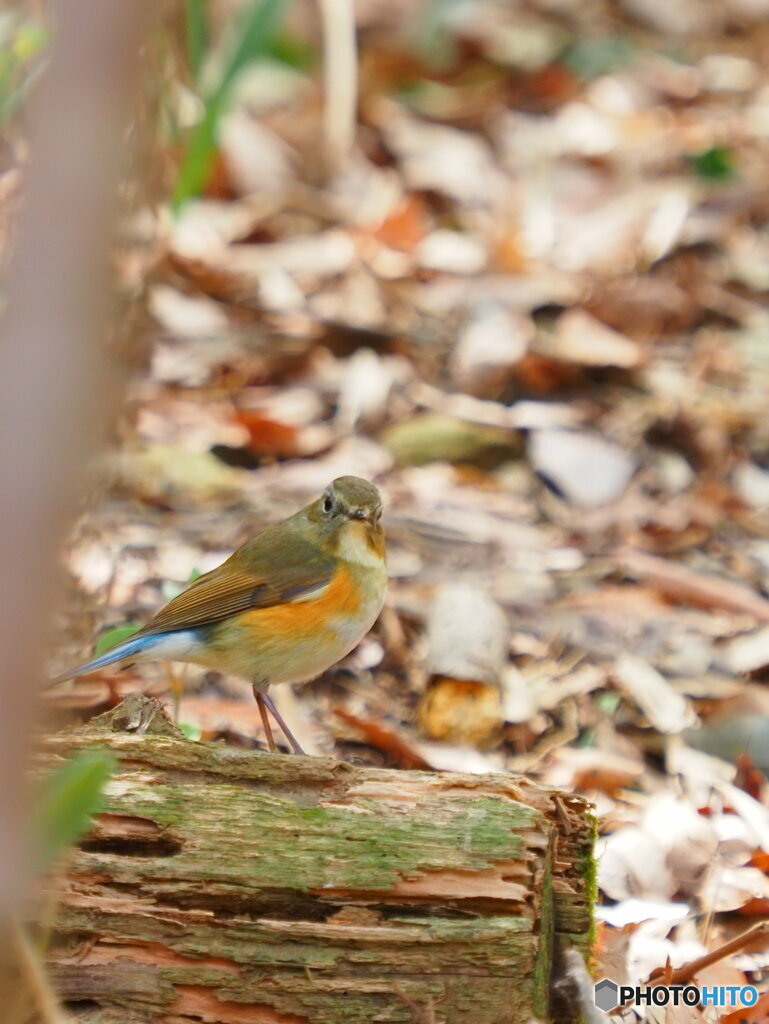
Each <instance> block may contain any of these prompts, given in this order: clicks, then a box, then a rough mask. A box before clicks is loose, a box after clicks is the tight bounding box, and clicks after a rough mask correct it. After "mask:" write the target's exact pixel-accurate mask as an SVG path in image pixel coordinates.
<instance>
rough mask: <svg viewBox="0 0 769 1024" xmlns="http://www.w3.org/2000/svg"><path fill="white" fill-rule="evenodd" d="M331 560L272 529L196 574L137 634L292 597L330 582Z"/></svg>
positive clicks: (214, 618) (197, 622) (196, 624)
mask: <svg viewBox="0 0 769 1024" xmlns="http://www.w3.org/2000/svg"><path fill="white" fill-rule="evenodd" d="M333 574H334V561H333V559H331V558H329V557H328V556H326V555H325V554H324V553H323V551H322V549H320V548H319V547H318V546H317V545H315V544H311V543H307V542H305V541H303V540H302V539H301V538H298V537H296V536H292V537H286V536H285V535H282V536H280V537H275V536H274V535H273V533H272V531H271V530H270V529H268V530H265V531H264V533H262V534H260V535H259V536H258V537H257V538H255V540H253V541H251V542H250V543H249V544H247V545H244V547H242V548H240V549H239V550H238V551H236V552H235V554H234V555H232V556H231V557H230V558H228V559H227V561H226V562H223V563H222V564H221V565H220V566H218V567H217V568H216V569H212V570H211V572H208V573H206V574H205V575H204V576H199V577H198V578H197V579H196V580H195V581H194V583H192V584H190V586H189V587H188V588H187V589H186V590H185V591H183V592H182V593H181V594H179V596H178V597H175V598H174V599H173V601H169V603H168V604H167V605H166V606H165V607H164V608H161V610H160V611H159V612H158V613H157V615H156V616H155V617H154V618H153V619H151V620H150V622H148V623H147V625H146V626H145V627H144V629H142V630H141V634H143V635H149V634H153V633H166V632H170V631H172V630H176V629H195V628H197V627H199V626H205V625H207V624H209V623H213V622H218V621H220V620H221V619H226V618H228V617H229V616H230V615H236V614H237V613H238V612H243V611H247V610H248V609H249V608H267V607H270V606H274V605H278V604H284V603H287V602H290V601H296V600H299V599H301V598H302V597H306V596H307V595H308V594H309V593H311V592H312V591H314V590H320V589H321V588H322V587H324V586H326V584H328V583H329V582H330V581H331V578H332V576H333Z"/></svg>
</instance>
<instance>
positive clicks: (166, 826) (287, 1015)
mask: <svg viewBox="0 0 769 1024" xmlns="http://www.w3.org/2000/svg"><path fill="white" fill-rule="evenodd" d="M85 747H108V748H109V749H110V750H112V751H113V752H114V753H115V754H117V756H118V757H119V759H120V768H119V770H118V772H117V774H116V775H115V776H114V777H113V778H112V780H111V782H110V783H109V786H108V790H107V793H106V797H105V809H104V812H103V813H102V814H100V815H99V816H98V818H97V820H96V821H95V823H94V827H93V830H92V831H91V833H90V834H89V835H88V836H87V837H86V838H85V839H84V840H83V842H81V844H80V847H79V848H78V849H77V850H75V851H74V852H73V853H72V854H71V855H70V857H69V860H68V862H67V865H66V873H65V874H64V876H63V877H61V876H59V877H57V878H56V879H53V878H52V879H50V880H49V882H50V886H49V887H50V888H53V889H54V891H55V893H56V899H57V913H56V923H55V928H54V934H53V936H52V937H51V941H50V944H49V949H48V965H49V968H50V971H51V974H52V977H53V980H54V984H55V986H56V988H57V989H58V991H59V993H60V995H61V997H62V999H63V1000H64V1001H65V1003H66V1004H68V1006H69V1009H70V1012H71V1013H73V1015H75V1017H76V1019H82V1020H88V1021H93V1022H97V1021H98V1022H99V1024H113V1022H114V1024H118V1022H119V1024H140V1022H141V1024H147V1022H153V1024H156V1022H157V1024H183V1022H184V1024H190V1022H192V1021H205V1022H209V1024H213V1022H216V1024H220V1022H221V1024H268V1022H269V1024H279V1022H280V1024H370V1022H373V1021H383V1022H384V1021H387V1022H393V1024H407V1022H409V1024H414V1022H416V1024H431V1022H436V1024H437V1022H439V1021H440V1022H445V1024H459V1022H462V1024H502V1022H505V1024H523V1022H525V1021H528V1020H529V1019H530V1018H531V1017H532V1016H534V1017H539V1018H540V1019H545V1018H546V1017H547V1016H548V1013H549V1009H548V1005H549V991H550V985H551V981H552V975H553V966H552V965H553V960H554V955H556V954H557V952H558V950H560V949H563V948H564V947H566V946H572V947H574V946H576V947H577V948H578V949H579V950H580V951H582V952H585V951H586V948H587V945H588V942H589V935H590V928H591V900H592V877H593V861H592V841H593V829H594V825H593V819H592V816H591V814H590V811H589V806H588V805H587V803H586V802H585V801H584V800H582V799H581V798H580V797H577V796H575V795H573V794H565V793H558V792H557V791H555V790H552V789H548V788H546V787H543V786H538V785H536V784H534V783H533V782H531V781H529V780H528V779H526V778H524V777H521V776H510V775H485V776H469V775H459V774H448V773H447V774H437V773H431V772H399V771H386V770H381V769H372V768H361V767H355V766H353V765H350V764H348V763H346V762H338V761H333V760H330V759H324V758H302V757H287V756H282V755H277V754H260V753H257V752H253V751H241V750H236V749H232V748H229V747H224V746H217V745H213V744H202V743H193V742H190V741H188V740H186V739H185V738H183V737H182V736H181V734H180V733H178V732H177V731H176V729H175V728H174V726H173V725H172V724H171V723H170V721H169V720H168V718H167V717H166V714H165V712H164V710H163V709H162V706H161V705H159V704H157V702H155V701H152V700H149V699H148V698H145V697H140V696H138V695H134V696H132V697H129V698H128V699H127V700H126V701H124V702H123V704H121V705H120V706H119V707H118V708H116V709H115V710H114V711H112V712H109V714H107V715H103V716H101V718H98V719H94V720H93V721H92V722H91V723H89V724H88V726H86V727H85V728H84V729H81V730H78V731H77V732H74V733H69V734H67V735H57V736H53V737H49V738H48V739H47V740H46V741H45V744H44V750H43V753H42V755H41V757H42V766H41V767H42V768H44V769H45V770H48V769H49V768H50V767H52V766H53V763H54V762H55V761H56V760H57V759H58V757H60V756H64V755H66V754H68V753H70V752H72V751H74V750H78V749H83V748H85ZM44 903H45V899H44V900H43V902H42V903H41V908H40V911H39V916H40V918H42V917H43V915H44V913H45V910H44ZM567 1019H568V1018H567V1015H566V1013H564V1011H562V1010H561V1011H559V1012H558V1020H559V1024H560V1022H564V1021H566V1020H567Z"/></svg>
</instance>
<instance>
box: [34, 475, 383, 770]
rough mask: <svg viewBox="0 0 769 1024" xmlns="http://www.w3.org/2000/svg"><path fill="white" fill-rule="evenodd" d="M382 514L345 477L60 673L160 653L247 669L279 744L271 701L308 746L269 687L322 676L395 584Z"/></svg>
mask: <svg viewBox="0 0 769 1024" xmlns="http://www.w3.org/2000/svg"><path fill="white" fill-rule="evenodd" d="M381 516H382V499H381V497H380V494H379V491H378V490H377V489H376V487H375V486H374V485H373V484H371V483H369V482H368V481H367V480H362V479H360V477H356V476H340V477H338V478H337V479H336V480H334V481H333V482H332V483H330V484H329V485H328V487H327V488H326V489H325V491H324V492H323V494H322V495H321V496H320V497H319V498H318V499H317V501H314V502H312V504H310V505H307V506H306V507H305V508H303V509H301V510H300V511H299V512H297V513H296V514H295V515H293V516H290V517H289V518H288V519H285V520H283V522H281V523H275V524H274V525H272V526H268V527H267V529H265V530H263V531H262V532H261V533H259V534H257V536H256V537H254V538H253V539H252V540H249V541H246V543H245V544H243V545H242V547H240V548H238V550H237V551H236V552H235V553H234V554H232V555H230V557H229V558H228V559H227V560H226V561H225V562H223V563H222V564H221V565H220V566H218V567H217V568H216V569H212V570H211V572H208V573H206V574H205V575H204V576H199V577H198V578H197V579H196V580H195V581H194V582H193V583H191V584H190V586H189V587H187V589H186V590H185V591H183V592H182V593H181V594H179V596H178V597H175V598H174V599H173V601H169V603H168V604H167V605H166V606H165V607H164V608H161V610H160V611H159V612H158V613H157V615H155V617H154V618H153V619H152V620H151V621H150V622H148V623H147V625H146V626H145V627H144V628H143V629H140V630H139V632H138V633H135V634H134V635H133V636H131V637H129V638H128V639H127V640H124V641H123V642H122V643H120V644H118V645H117V646H116V647H113V648H112V649H111V650H109V651H107V652H106V653H105V654H102V655H100V656H99V657H96V658H93V659H92V660H91V661H88V662H86V663H85V664H84V665H79V666H77V667H76V668H73V669H71V670H70V671H69V672H65V673H63V674H62V675H60V676H58V677H57V678H56V679H55V680H53V682H55V683H58V682H61V681H62V680H64V679H71V678H72V677H73V676H80V675H85V674H86V673H88V672H94V671H95V670H96V669H100V668H104V666H105V665H111V664H113V663H115V662H119V661H129V660H130V661H154V660H156V659H159V658H167V659H169V660H171V661H185V662H191V663H193V664H195V665H203V666H205V667H206V668H212V669H216V670H218V671H220V672H226V673H229V674H231V675H235V676H242V677H244V678H246V679H248V680H249V681H250V682H251V685H252V687H253V691H254V696H255V697H256V703H257V705H258V707H259V713H260V715H261V717H262V724H263V725H264V731H265V734H266V736H267V742H268V745H269V748H270V750H275V742H274V740H273V737H272V730H271V728H270V722H269V718H268V715H267V711H268V710H269V711H270V713H271V714H272V716H273V718H274V719H275V721H276V722H277V723H278V725H279V726H280V728H281V729H282V730H283V732H284V734H285V736H286V739H287V740H288V742H289V743H290V745H291V747H292V749H293V751H294V753H296V754H302V753H304V751H303V750H302V748H301V747H300V746H299V744H298V743H297V741H296V739H295V738H294V736H293V735H292V734H291V731H290V729H289V728H288V726H287V725H286V723H285V722H284V721H283V719H282V717H281V715H280V714H279V712H278V710H277V708H276V707H275V704H274V703H273V701H272V698H271V697H270V696H269V694H268V692H267V691H268V688H269V687H270V686H271V685H272V684H273V683H298V682H304V681H306V680H308V679H312V678H314V677H315V676H318V675H320V673H321V672H324V671H325V670H326V669H327V668H329V667H330V666H331V665H333V664H334V662H336V661H339V659H340V658H343V657H344V656H345V654H348V653H349V652H350V651H351V650H352V649H353V647H355V645H356V644H357V643H358V641H359V640H360V639H361V638H362V637H363V636H364V635H365V634H366V633H367V632H368V631H369V629H370V628H371V627H372V626H373V624H374V622H375V620H376V618H377V616H378V615H379V612H380V611H381V609H382V604H383V602H384V595H385V588H386V586H387V568H386V565H385V542H384V533H383V532H382V527H381V523H380V520H381Z"/></svg>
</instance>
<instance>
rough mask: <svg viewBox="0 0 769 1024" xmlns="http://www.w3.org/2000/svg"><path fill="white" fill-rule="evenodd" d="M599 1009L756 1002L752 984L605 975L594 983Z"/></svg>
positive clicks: (594, 997)
mask: <svg viewBox="0 0 769 1024" xmlns="http://www.w3.org/2000/svg"><path fill="white" fill-rule="evenodd" d="M593 999H594V1001H595V1005H596V1006H597V1007H598V1009H599V1010H613V1009H614V1007H615V1006H753V1005H755V1003H757V1002H758V989H756V988H754V987H753V985H670V986H668V985H618V984H617V983H616V981H611V980H610V979H609V978H603V979H602V980H601V981H599V982H597V983H596V985H595V987H594V995H593Z"/></svg>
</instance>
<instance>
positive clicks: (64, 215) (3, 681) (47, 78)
mask: <svg viewBox="0 0 769 1024" xmlns="http://www.w3.org/2000/svg"><path fill="white" fill-rule="evenodd" d="M154 9H155V8H153V7H152V5H146V4H137V3H135V2H133V0H113V2H111V3H109V4H94V3H92V2H90V0H68V2H67V3H66V5H65V4H63V3H59V4H54V5H53V17H54V22H55V27H56V31H55V33H54V38H53V42H52V47H51V54H50V64H49V66H48V69H47V71H46V73H45V75H44V76H43V77H42V79H41V82H40V86H39V91H38V92H37V94H36V96H35V98H34V101H33V103H32V105H31V111H30V114H31V124H32V128H31V140H30V142H31V154H32V155H31V161H30V165H29V167H28V168H27V172H26V188H25V192H24V208H23V211H22V214H21V217H20V221H19V224H18V228H17V234H16V238H15V245H14V246H13V252H12V260H11V264H10V267H9V271H8V280H7V293H8V309H7V312H6V316H5V322H4V325H3V333H4V338H3V344H2V347H0V479H2V480H3V481H4V486H3V493H4V501H3V514H2V523H3V530H2V534H0V561H1V562H2V565H3V571H4V577H5V578H4V585H3V588H2V592H1V593H0V651H2V652H3V661H2V672H0V698H1V699H2V708H3V715H2V718H1V719H0V821H2V823H3V827H2V829H0V926H2V928H3V930H4V932H5V930H6V929H7V928H8V927H9V922H10V920H11V919H12V917H13V916H14V913H15V911H16V909H17V907H18V905H19V902H20V900H21V899H22V898H23V895H24V892H25V889H26V880H27V874H28V871H29V870H30V858H29V857H28V855H27V854H28V851H27V849H26V846H27V842H28V840H27V839H26V838H25V836H26V833H25V827H26V824H27V818H28V813H27V805H28V793H27V787H26V785H25V781H24V775H25V768H26V765H27V757H28V753H29V742H30V731H31V725H32V718H33V709H34V702H35V693H36V687H35V680H36V679H38V678H39V677H40V674H41V662H42V647H43V643H42V639H41V638H44V637H45V633H46V630H45V628H44V627H42V628H41V623H45V622H46V619H47V617H48V613H49V610H50V608H51V605H52V601H53V597H54V593H55V589H56V587H55V580H56V577H57V572H56V568H55V566H56V564H57V549H58V546H59V544H60V541H61V536H62V533H63V531H64V529H65V526H66V524H67V523H68V521H69V520H70V518H71V516H72V515H73V513H74V511H75V509H76V505H77V501H78V496H79V494H80V493H81V491H82V487H83V480H84V473H83V470H84V466H85V463H86V460H87V457H88V456H89V455H90V454H91V452H92V451H93V450H94V448H95V447H96V445H97V444H98V441H99V439H100V436H101V434H102V432H103V427H104V424H105V422H106V419H107V413H108V409H109V402H108V400H109V396H110V395H111V393H114V389H113V387H112V385H111V383H110V381H109V379H108V374H107V368H106V366H105V360H104V344H103V342H104V336H105V333H106V329H107V316H108V312H109V309H110V302H109V296H110V287H109V285H110V271H109V260H108V251H109V245H110V241H111V238H112V228H113V223H114V218H115V213H116V205H117V204H116V197H117V181H118V174H119V171H120V167H121V155H122V151H123V142H124V136H125V126H126V115H127V112H128V109H129V101H130V98H131V96H132V93H133V89H134V85H135V83H136V80H137V72H138V68H139V61H138V52H139V47H140V44H141V42H142V39H143V38H144V35H145V33H146V30H147V27H148V25H149V24H150V21H151V18H152V17H153V15H152V13H151V12H152V11H153V10H154ZM6 934H7V932H6ZM11 945H12V944H11V943H8V944H5V945H4V947H3V951H4V953H5V955H6V956H7V955H8V949H9V947H10V946H11ZM0 966H2V965H0Z"/></svg>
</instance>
